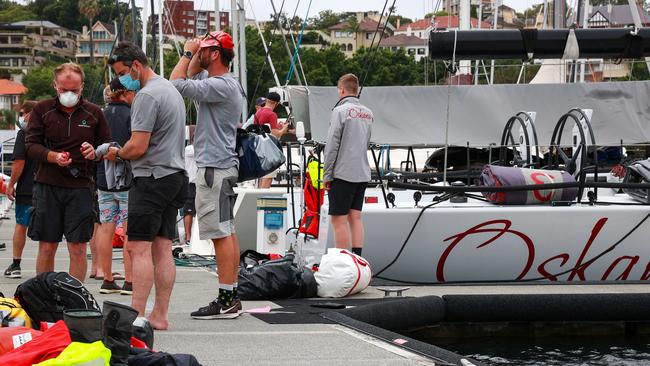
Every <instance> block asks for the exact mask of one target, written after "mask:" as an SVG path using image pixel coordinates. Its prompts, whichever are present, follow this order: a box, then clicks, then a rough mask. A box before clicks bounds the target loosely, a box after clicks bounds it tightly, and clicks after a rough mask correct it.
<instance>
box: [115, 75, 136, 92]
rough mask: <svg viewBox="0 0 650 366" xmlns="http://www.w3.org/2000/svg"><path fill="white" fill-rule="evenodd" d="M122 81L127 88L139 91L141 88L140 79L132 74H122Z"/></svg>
mask: <svg viewBox="0 0 650 366" xmlns="http://www.w3.org/2000/svg"><path fill="white" fill-rule="evenodd" d="M120 83H122V85H124V87H125V88H126V89H127V90H131V91H134V92H136V93H137V92H138V91H139V90H140V80H133V79H132V78H131V74H125V75H122V76H120Z"/></svg>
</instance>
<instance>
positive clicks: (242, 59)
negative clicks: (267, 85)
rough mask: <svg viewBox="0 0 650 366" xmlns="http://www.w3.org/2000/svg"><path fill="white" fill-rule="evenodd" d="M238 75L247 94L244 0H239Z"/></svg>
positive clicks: (245, 102)
mask: <svg viewBox="0 0 650 366" xmlns="http://www.w3.org/2000/svg"><path fill="white" fill-rule="evenodd" d="M238 3H239V11H238V12H237V14H239V69H240V70H239V77H240V80H241V86H242V88H243V89H244V94H246V95H248V72H247V69H246V10H245V5H244V0H239V1H238ZM241 113H242V121H246V118H247V117H248V116H247V113H248V99H247V98H244V104H243V106H242V112H241Z"/></svg>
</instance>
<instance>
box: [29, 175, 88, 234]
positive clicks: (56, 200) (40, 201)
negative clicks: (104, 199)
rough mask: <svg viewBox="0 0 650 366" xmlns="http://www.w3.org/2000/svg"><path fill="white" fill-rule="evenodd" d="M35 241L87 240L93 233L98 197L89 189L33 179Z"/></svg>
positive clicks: (32, 221) (31, 226)
mask: <svg viewBox="0 0 650 366" xmlns="http://www.w3.org/2000/svg"><path fill="white" fill-rule="evenodd" d="M32 198H33V206H34V210H33V211H32V217H31V225H30V226H29V231H28V235H29V237H30V238H31V239H32V240H35V241H43V242H48V243H58V242H60V241H61V239H62V238H63V236H64V235H65V240H66V241H67V242H68V243H86V242H87V241H88V240H90V238H91V237H92V236H93V221H94V217H95V201H96V200H95V197H94V196H93V191H92V189H90V188H63V187H55V186H51V185H48V184H42V183H37V182H34V194H33V197H32Z"/></svg>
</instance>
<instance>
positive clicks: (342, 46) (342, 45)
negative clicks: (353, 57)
mask: <svg viewBox="0 0 650 366" xmlns="http://www.w3.org/2000/svg"><path fill="white" fill-rule="evenodd" d="M345 50H346V47H345V43H343V44H341V51H343V52H345Z"/></svg>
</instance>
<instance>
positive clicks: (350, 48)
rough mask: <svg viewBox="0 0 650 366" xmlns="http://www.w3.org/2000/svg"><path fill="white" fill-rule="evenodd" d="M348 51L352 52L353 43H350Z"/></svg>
mask: <svg viewBox="0 0 650 366" xmlns="http://www.w3.org/2000/svg"><path fill="white" fill-rule="evenodd" d="M348 51H350V52H352V43H348Z"/></svg>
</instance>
